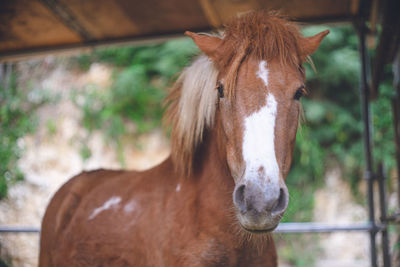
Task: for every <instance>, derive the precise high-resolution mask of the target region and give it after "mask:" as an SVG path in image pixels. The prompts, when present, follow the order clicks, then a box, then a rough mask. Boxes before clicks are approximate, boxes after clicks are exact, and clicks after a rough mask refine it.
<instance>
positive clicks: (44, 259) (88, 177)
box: [39, 169, 123, 266]
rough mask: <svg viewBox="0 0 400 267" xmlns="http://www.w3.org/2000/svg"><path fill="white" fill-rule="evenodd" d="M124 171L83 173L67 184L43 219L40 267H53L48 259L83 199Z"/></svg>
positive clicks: (61, 189)
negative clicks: (59, 236)
mask: <svg viewBox="0 0 400 267" xmlns="http://www.w3.org/2000/svg"><path fill="white" fill-rule="evenodd" d="M122 173H123V171H112V170H103V169H100V170H95V171H90V172H82V173H80V174H78V175H76V176H75V177H73V178H71V179H70V180H69V181H68V182H67V183H65V184H64V185H63V186H62V187H61V188H60V189H59V190H58V191H57V192H56V193H55V194H54V196H53V198H52V199H51V201H50V203H49V205H48V207H47V209H46V213H45V215H44V217H43V222H42V229H41V241H40V242H41V244H40V255H39V266H51V263H50V262H49V259H48V256H47V255H48V252H50V251H51V250H52V249H53V248H54V245H55V244H56V242H57V236H58V235H59V233H60V232H61V231H62V230H63V229H65V228H66V226H67V225H68V224H69V222H70V221H71V218H72V217H73V216H74V214H75V212H76V210H77V209H78V207H79V204H80V202H81V200H82V198H83V197H84V196H85V195H86V194H87V193H88V192H89V191H91V190H93V189H94V188H95V187H97V186H98V185H100V184H101V183H102V182H104V181H105V180H106V179H108V178H110V177H113V176H117V175H120V174H122Z"/></svg>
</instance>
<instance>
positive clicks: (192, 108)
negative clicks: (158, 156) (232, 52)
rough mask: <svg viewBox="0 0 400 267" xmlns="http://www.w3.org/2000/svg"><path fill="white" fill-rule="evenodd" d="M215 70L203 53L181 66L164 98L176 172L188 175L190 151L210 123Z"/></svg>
mask: <svg viewBox="0 0 400 267" xmlns="http://www.w3.org/2000/svg"><path fill="white" fill-rule="evenodd" d="M217 76H218V70H217V69H216V67H215V66H214V63H213V62H212V61H211V60H210V59H209V58H208V57H207V56H204V55H202V56H199V57H198V58H197V59H196V60H195V61H194V62H193V63H192V65H190V66H189V67H187V68H185V69H184V70H183V72H182V73H181V75H180V76H179V78H178V80H177V81H176V83H175V84H174V86H173V87H172V89H171V92H170V93H169V95H168V97H167V98H166V101H165V104H166V105H167V111H166V114H165V117H164V120H165V121H166V122H167V123H168V124H169V125H171V128H172V129H171V156H172V160H173V162H174V165H175V168H176V170H177V171H178V173H180V174H183V175H189V174H190V171H191V169H192V164H193V156H194V151H195V150H196V147H197V145H198V144H199V143H200V142H201V141H202V140H203V135H204V131H205V129H206V128H211V127H212V126H213V124H214V116H215V111H216V108H217V90H215V85H216V83H217Z"/></svg>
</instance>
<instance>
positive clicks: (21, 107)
mask: <svg viewBox="0 0 400 267" xmlns="http://www.w3.org/2000/svg"><path fill="white" fill-rule="evenodd" d="M40 104H41V102H32V100H31V99H29V98H28V94H27V92H25V91H23V90H21V89H19V88H18V87H17V86H16V76H15V74H12V75H11V77H10V86H9V88H2V87H0V122H1V123H0V198H4V197H5V196H6V195H7V190H8V188H9V186H10V185H11V184H13V183H15V182H17V181H20V180H22V179H23V174H22V172H21V171H20V170H19V168H18V166H17V161H18V159H19V158H20V157H21V154H22V152H23V147H22V146H21V145H19V144H18V140H19V139H20V138H21V137H24V136H25V135H27V134H29V133H32V132H33V131H34V130H35V129H36V125H37V124H36V116H35V113H34V110H35V109H36V108H37V107H38V106H39V105H40Z"/></svg>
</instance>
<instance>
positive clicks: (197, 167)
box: [189, 128, 235, 220]
mask: <svg viewBox="0 0 400 267" xmlns="http://www.w3.org/2000/svg"><path fill="white" fill-rule="evenodd" d="M222 138H223V134H222V132H221V131H219V129H217V128H215V129H213V130H210V131H208V132H207V133H206V134H205V138H204V140H203V142H202V143H201V145H200V146H199V147H198V149H197V152H196V155H195V157H194V164H193V167H194V169H193V177H190V178H189V180H191V181H193V183H194V186H195V187H196V188H197V190H196V192H197V193H196V194H197V198H198V201H199V204H200V205H201V206H203V207H204V208H205V209H214V208H215V207H219V208H220V209H221V212H219V214H220V217H219V218H215V219H216V220H232V218H233V216H232V211H233V201H232V193H233V190H234V187H235V183H234V180H233V178H232V176H231V173H230V171H229V168H228V164H227V161H226V153H225V151H224V150H223V148H224V145H223V144H222V143H221V142H223V139H222Z"/></svg>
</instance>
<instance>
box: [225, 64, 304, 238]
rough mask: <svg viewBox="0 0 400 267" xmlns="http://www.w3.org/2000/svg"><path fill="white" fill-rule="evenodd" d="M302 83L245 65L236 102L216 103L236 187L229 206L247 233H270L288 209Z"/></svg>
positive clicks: (292, 73)
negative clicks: (289, 177)
mask: <svg viewBox="0 0 400 267" xmlns="http://www.w3.org/2000/svg"><path fill="white" fill-rule="evenodd" d="M220 83H221V85H223V83H224V77H220ZM303 83H304V80H303V75H302V74H301V72H300V71H299V70H295V69H291V68H288V67H284V66H282V65H281V64H280V63H279V62H274V61H271V62H267V61H265V60H256V59H249V60H247V61H245V62H243V63H242V65H241V67H240V69H239V72H238V79H237V84H236V89H235V96H234V97H233V98H232V99H228V98H226V97H221V98H220V100H219V112H220V122H221V124H222V125H221V126H222V129H223V132H224V133H225V134H224V135H225V136H226V146H225V147H226V154H227V155H226V156H227V162H228V166H229V169H230V171H231V174H232V177H233V179H234V180H235V184H236V186H235V189H234V192H233V202H234V205H235V207H236V210H237V215H238V219H239V222H240V224H241V225H242V226H243V228H245V229H246V230H248V231H252V232H265V231H271V230H273V229H274V228H275V227H276V226H277V224H278V223H279V220H280V219H281V218H282V216H283V213H284V212H285V210H286V208H287V205H288V201H289V194H288V190H287V187H286V185H285V178H286V176H287V174H288V172H289V168H290V164H291V161H292V154H293V148H294V144H295V138H296V131H297V124H298V118H299V112H300V103H299V101H298V98H299V96H301V93H302V91H303V88H304V85H303ZM221 85H220V86H219V87H221ZM219 90H220V91H221V89H219ZM220 96H221V93H220Z"/></svg>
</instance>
